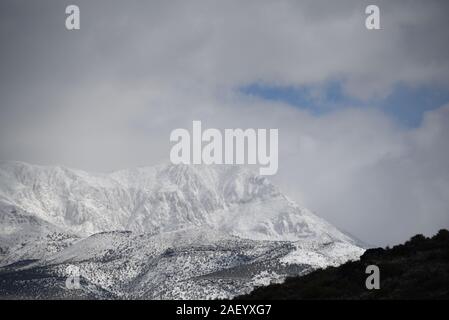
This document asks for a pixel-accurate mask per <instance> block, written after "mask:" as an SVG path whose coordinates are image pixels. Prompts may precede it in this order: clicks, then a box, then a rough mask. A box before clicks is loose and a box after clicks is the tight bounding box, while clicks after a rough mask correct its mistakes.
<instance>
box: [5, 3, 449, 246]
mask: <svg viewBox="0 0 449 320" xmlns="http://www.w3.org/2000/svg"><path fill="white" fill-rule="evenodd" d="M73 3H74V4H77V5H79V6H80V9H81V30H79V31H77V32H68V31H67V30H65V28H64V19H65V15H64V9H65V7H64V5H65V4H63V3H59V2H56V1H40V2H39V3H29V2H26V1H3V2H2V3H1V4H0V16H1V18H0V43H1V45H2V52H1V53H0V70H1V72H0V81H1V83H2V85H1V86H0V151H1V152H0V159H1V160H24V161H28V162H31V163H41V164H63V165H67V166H70V167H76V168H82V169H86V170H96V171H109V170H114V169H119V168H125V167H132V166H139V165H152V164H156V163H160V162H165V161H167V160H168V156H169V150H170V147H171V145H170V143H169V135H170V132H171V130H173V129H175V128H183V127H184V128H186V127H187V128H188V127H189V126H190V125H191V123H192V120H201V121H202V122H203V124H204V125H205V127H214V128H238V127H241V128H278V129H279V148H280V153H279V172H278V174H277V176H275V177H274V178H273V179H274V181H275V182H276V183H277V184H279V185H280V186H281V189H282V190H283V191H284V192H285V193H287V194H288V195H290V196H291V197H292V198H294V199H295V200H298V201H299V202H301V203H302V204H304V205H305V206H307V207H308V208H311V209H313V210H315V211H317V212H318V213H319V214H320V215H321V216H323V217H324V218H326V219H327V220H329V221H330V222H332V223H334V224H335V225H336V226H338V227H340V228H342V229H345V230H347V231H349V232H350V233H352V234H354V235H355V236H357V237H359V238H361V239H363V240H365V241H366V242H369V243H373V244H387V243H396V242H401V241H403V240H404V239H406V238H408V237H409V236H411V235H413V234H415V233H427V234H433V233H435V231H436V230H438V229H440V228H443V227H449V213H448V212H449V204H448V203H447V199H448V196H449V170H448V165H447V163H449V161H448V160H449V152H448V151H447V143H446V141H448V138H449V111H448V110H449V107H448V106H435V108H434V110H431V111H428V112H427V113H425V114H424V117H423V120H422V122H421V124H420V125H419V126H417V127H416V128H404V127H403V126H401V125H400V124H398V123H397V122H395V121H394V120H393V119H391V118H390V117H389V116H388V115H386V114H385V113H384V112H382V111H381V110H379V109H377V108H376V106H373V107H371V108H362V107H359V106H357V105H348V106H346V107H345V108H342V109H338V108H337V109H335V110H334V111H332V112H330V113H327V114H323V115H314V114H313V113H310V112H308V111H307V110H305V109H303V108H300V107H297V106H291V105H288V104H285V103H281V102H276V101H268V100H265V99H263V98H260V97H255V96H249V95H245V94H244V93H242V92H241V90H239V89H240V88H242V87H244V86H247V85H251V84H254V83H261V84H265V85H269V86H274V87H276V86H280V87H302V86H309V87H311V88H313V90H314V93H315V94H316V97H317V99H319V98H320V96H321V95H322V94H323V90H325V89H324V88H325V85H326V84H327V83H328V82H329V81H337V82H338V83H340V84H341V87H342V90H343V91H344V93H345V94H346V95H348V97H353V98H356V99H359V100H360V101H369V100H370V99H372V98H373V97H375V98H377V99H382V98H385V97H387V96H388V95H389V94H390V93H391V92H392V91H394V90H395V86H396V85H398V84H402V85H405V86H408V87H411V88H419V87H421V86H430V87H434V88H443V90H449V57H448V54H447V52H449V48H448V47H447V46H448V44H449V41H448V40H449V34H448V33H447V32H446V31H445V30H447V29H449V22H448V19H447V10H446V9H447V6H448V5H447V3H446V2H445V1H426V2H422V1H395V2H394V3H392V2H387V1H378V4H379V6H380V8H381V26H382V30H380V31H378V32H370V31H368V30H366V29H365V27H364V18H365V15H364V8H365V6H366V5H367V4H368V2H363V1H339V2H338V3H333V2H329V1H326V2H324V1H301V2H298V1H276V2H268V1H266V2H261V1H254V2H252V1H249V2H245V3H242V2H240V1H239V2H237V1H221V2H202V1H197V2H189V3H186V2H183V1H170V2H165V1H154V2H151V3H144V2H142V1H127V2H126V4H125V3H123V2H119V1H94V2H92V1H73ZM369 4H371V3H369Z"/></svg>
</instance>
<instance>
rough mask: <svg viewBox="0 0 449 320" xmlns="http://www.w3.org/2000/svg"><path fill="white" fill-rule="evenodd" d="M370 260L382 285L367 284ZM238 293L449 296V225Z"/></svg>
mask: <svg viewBox="0 0 449 320" xmlns="http://www.w3.org/2000/svg"><path fill="white" fill-rule="evenodd" d="M368 265H376V266H378V267H379V269H380V289H377V290H376V289H372V290H368V289H367V288H366V286H365V281H366V278H367V277H368V276H369V274H366V273H365V270H366V267H367V266H368ZM236 299H245V300H246V299H272V300H281V299H449V231H448V230H440V231H439V232H438V234H436V235H435V236H433V237H432V238H426V237H424V236H423V235H416V236H414V237H412V238H411V239H410V240H409V241H407V242H406V243H404V244H401V245H397V246H394V247H392V248H388V247H387V248H386V249H383V248H376V249H368V250H367V251H366V252H365V253H364V254H363V255H362V257H361V258H360V260H359V261H354V262H347V263H345V264H343V265H341V266H339V267H329V268H326V269H324V270H317V271H314V272H312V273H310V274H308V275H305V276H303V277H292V278H287V279H286V281H285V282H284V283H282V284H271V285H269V286H266V287H259V288H257V289H255V290H254V291H253V292H251V293H250V294H248V295H243V296H239V297H237V298H236Z"/></svg>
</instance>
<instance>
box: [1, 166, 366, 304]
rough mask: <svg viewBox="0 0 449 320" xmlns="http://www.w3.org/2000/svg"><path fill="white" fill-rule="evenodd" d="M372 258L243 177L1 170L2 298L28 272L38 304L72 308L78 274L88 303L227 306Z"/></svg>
mask: <svg viewBox="0 0 449 320" xmlns="http://www.w3.org/2000/svg"><path fill="white" fill-rule="evenodd" d="M125 231H126V232H125ZM128 231H129V232H128ZM363 251H364V250H363V249H361V248H360V247H359V246H357V244H356V243H355V242H354V241H353V240H352V239H351V238H350V237H348V236H347V235H345V234H343V233H342V232H340V231H339V230H337V229H336V228H335V227H333V226H332V225H330V224H329V223H327V222H325V221H324V220H322V219H320V218H319V217H317V216H316V215H314V214H313V213H312V212H310V211H309V210H307V209H305V208H302V207H300V206H298V205H297V204H296V203H294V202H293V201H291V200H290V199H288V198H287V197H286V196H284V195H283V194H282V193H281V192H280V191H279V189H278V188H276V187H275V186H274V185H273V184H272V183H270V182H269V180H268V179H267V178H265V177H261V176H258V175H257V174H255V173H253V172H252V171H250V170H248V169H246V168H243V167H239V166H187V165H171V164H169V165H161V166H156V167H147V168H137V169H130V170H122V171H117V172H113V173H109V174H92V173H87V172H84V171H80V170H73V169H68V168H64V167H44V166H35V165H30V164H26V163H21V162H6V163H1V164H0V266H6V265H9V266H8V267H4V268H0V282H1V283H0V284H2V286H3V287H4V289H5V290H6V291H5V292H3V293H2V292H0V296H1V295H12V296H14V295H16V294H17V293H16V292H15V291H14V290H13V289H14V288H15V286H16V284H15V282H11V281H12V280H11V279H15V278H16V277H19V278H20V277H22V273H23V272H25V273H26V278H27V279H32V278H33V277H32V276H30V273H31V274H32V275H35V276H36V277H37V278H36V279H34V280H27V281H28V282H27V283H28V285H29V286H31V287H30V290H31V291H30V292H37V291H36V288H40V289H42V288H47V289H48V288H50V289H48V290H50V291H48V292H47V291H45V290H47V289H45V290H44V291H45V292H47V294H48V295H47V296H45V295H44V296H45V297H47V298H51V297H52V296H55V295H56V296H59V297H63V296H65V295H66V294H67V293H66V292H61V291H60V290H59V289H57V288H59V287H61V284H59V283H57V279H60V277H61V276H62V275H63V274H64V270H65V267H67V266H69V265H76V266H77V267H78V268H79V269H80V270H81V273H82V276H83V281H85V282H86V284H88V285H86V287H85V288H89V289H88V290H87V289H86V290H87V291H85V292H84V293H83V294H85V297H102V298H107V297H131V298H181V297H183V298H200V299H202V298H207V297H226V296H233V295H235V294H241V293H243V292H246V291H248V290H249V289H250V288H251V287H252V286H254V285H257V283H267V281H268V282H270V281H273V280H276V279H282V277H284V276H286V275H292V274H302V273H304V272H309V271H310V270H312V269H314V268H317V267H325V266H328V265H338V264H341V263H343V262H345V261H347V260H349V259H357V258H358V257H359V256H360V255H361V254H362V253H363ZM2 270H3V271H2ZM11 272H13V273H11ZM42 273H43V274H45V277H43V276H42ZM43 279H47V280H45V281H44V280H43ZM48 279H52V280H51V281H50V280H48ZM42 281H44V282H42ZM48 281H50V282H48ZM55 281H56V282H55ZM23 285H24V284H23V283H22V286H20V287H18V289H17V290H19V291H20V292H22V291H21V290H25V287H24V286H23ZM7 288H9V289H7ZM11 288H12V289H11ZM8 290H9V291H8ZM11 290H12V291H11ZM0 291H1V290H0ZM44 291H43V292H44ZM26 294H28V293H22V294H19V296H20V295H22V296H23V295H26Z"/></svg>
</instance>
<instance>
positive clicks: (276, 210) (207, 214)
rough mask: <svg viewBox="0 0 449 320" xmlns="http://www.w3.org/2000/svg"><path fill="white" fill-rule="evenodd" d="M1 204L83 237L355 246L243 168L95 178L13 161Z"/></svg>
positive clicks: (1, 184)
mask: <svg viewBox="0 0 449 320" xmlns="http://www.w3.org/2000/svg"><path fill="white" fill-rule="evenodd" d="M0 203H2V211H9V212H11V211H12V210H20V211H23V212H25V213H28V214H29V215H31V216H34V217H36V218H38V219H42V220H43V221H45V222H46V223H49V224H51V225H54V226H55V227H57V228H61V229H63V230H65V231H67V232H70V233H75V234H78V235H81V236H87V235H90V234H94V233H97V232H103V231H114V230H131V231H134V232H140V233H142V232H150V233H159V232H165V231H174V230H179V229H183V228H186V227H193V226H203V225H207V226H209V227H212V228H216V229H219V230H224V231H226V232H228V233H230V234H234V235H237V236H240V237H243V238H250V239H256V240H288V241H295V240H302V239H314V240H318V241H321V242H326V241H336V240H338V241H348V242H351V239H350V238H349V237H347V236H346V235H344V234H343V233H341V232H339V231H338V230H337V229H335V228H334V227H333V226H331V225H330V224H328V223H326V222H325V221H324V220H322V219H320V218H318V217H317V216H315V215H314V214H312V213H311V212H310V211H308V210H307V209H304V208H301V207H299V206H298V205H296V204H295V203H294V202H292V201H291V200H289V199H288V198H287V197H285V196H284V195H282V194H281V193H280V192H279V190H278V189H277V188H276V187H275V186H274V185H273V184H271V183H270V182H269V181H268V179H266V178H264V177H261V176H258V175H256V174H254V173H253V172H251V171H249V170H247V169H244V168H242V167H238V166H187V165H165V166H157V167H151V168H137V169H131V170H123V171H117V172H114V173H111V174H89V173H86V172H83V171H79V170H72V169H67V168H63V167H42V166H33V165H29V164H25V163H20V162H8V163H5V164H3V165H1V166H0ZM11 208H12V209H11Z"/></svg>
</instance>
